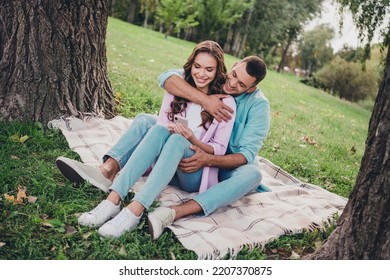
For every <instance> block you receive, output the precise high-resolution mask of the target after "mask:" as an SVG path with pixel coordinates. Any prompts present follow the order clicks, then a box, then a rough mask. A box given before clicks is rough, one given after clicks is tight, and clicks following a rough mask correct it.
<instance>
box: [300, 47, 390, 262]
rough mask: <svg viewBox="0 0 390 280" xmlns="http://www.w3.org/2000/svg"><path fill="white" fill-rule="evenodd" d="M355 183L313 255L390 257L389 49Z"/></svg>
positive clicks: (321, 257) (358, 257)
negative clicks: (334, 223) (331, 231)
mask: <svg viewBox="0 0 390 280" xmlns="http://www.w3.org/2000/svg"><path fill="white" fill-rule="evenodd" d="M387 51H388V53H387V58H386V66H385V73H384V78H383V80H382V83H381V86H380V89H379V93H378V96H377V99H376V102H375V106H374V111H373V113H372V116H371V119H370V124H369V129H368V137H367V140H366V149H365V152H364V156H363V159H362V163H361V167H360V170H359V174H358V176H357V179H356V184H355V187H354V189H353V191H352V192H351V195H350V197H349V201H348V203H347V205H346V208H345V209H344V211H343V213H342V215H341V216H340V219H339V221H338V226H337V228H336V229H335V231H334V232H333V233H332V234H331V236H330V237H329V238H328V240H327V242H326V243H325V244H324V245H323V246H322V247H321V248H319V249H318V250H317V251H316V252H314V253H313V254H312V255H309V256H308V257H307V258H310V259H387V260H388V259H390V215H389V214H390V52H389V50H387Z"/></svg>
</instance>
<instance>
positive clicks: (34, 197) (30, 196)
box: [27, 195, 38, 203]
mask: <svg viewBox="0 0 390 280" xmlns="http://www.w3.org/2000/svg"><path fill="white" fill-rule="evenodd" d="M37 199H38V197H36V196H32V195H29V196H28V197H27V201H28V202H29V203H35V202H36V201H37Z"/></svg>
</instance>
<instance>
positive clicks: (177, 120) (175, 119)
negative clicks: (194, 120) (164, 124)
mask: <svg viewBox="0 0 390 280" xmlns="http://www.w3.org/2000/svg"><path fill="white" fill-rule="evenodd" d="M173 123H180V124H182V125H183V126H184V127H188V120H187V119H186V118H184V117H182V116H178V115H175V116H174V117H173Z"/></svg>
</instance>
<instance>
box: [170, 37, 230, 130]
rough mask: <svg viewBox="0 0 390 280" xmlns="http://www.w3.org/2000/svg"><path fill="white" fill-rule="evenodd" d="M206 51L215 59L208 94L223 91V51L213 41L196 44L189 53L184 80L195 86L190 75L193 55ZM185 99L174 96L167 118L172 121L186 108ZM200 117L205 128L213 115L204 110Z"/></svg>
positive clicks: (224, 68)
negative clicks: (215, 69) (213, 73)
mask: <svg viewBox="0 0 390 280" xmlns="http://www.w3.org/2000/svg"><path fill="white" fill-rule="evenodd" d="M201 52H204V53H208V54H210V55H211V56H212V57H214V58H215V60H216V61H217V71H216V75H215V78H214V80H213V81H212V82H211V83H210V84H209V91H208V92H207V94H208V95H210V94H217V93H223V90H222V87H223V84H224V83H225V77H226V72H227V70H226V65H225V59H224V53H223V50H222V48H221V46H220V45H219V44H218V43H216V42H214V41H203V42H201V43H199V44H197V45H196V46H195V48H194V50H193V51H192V53H191V55H190V56H189V57H188V59H187V62H186V63H185V64H184V66H183V69H184V80H186V81H187V82H188V83H189V84H190V85H191V86H193V87H195V88H196V85H195V82H194V80H193V79H192V76H191V67H192V65H193V64H194V61H195V57H196V56H197V55H198V54H199V53H201ZM187 102H188V100H187V99H184V98H181V97H176V96H175V98H174V100H173V101H172V102H171V109H170V111H169V112H168V119H169V120H170V121H173V117H174V115H176V114H180V113H181V112H183V111H184V110H185V109H186V108H187ZM201 117H202V124H201V125H202V126H203V127H204V128H205V129H207V128H206V124H207V123H209V122H212V121H213V117H212V116H211V115H210V114H209V113H207V112H206V111H202V112H201Z"/></svg>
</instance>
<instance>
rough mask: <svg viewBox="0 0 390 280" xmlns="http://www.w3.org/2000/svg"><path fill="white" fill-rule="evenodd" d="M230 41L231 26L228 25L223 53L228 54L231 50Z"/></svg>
mask: <svg viewBox="0 0 390 280" xmlns="http://www.w3.org/2000/svg"><path fill="white" fill-rule="evenodd" d="M232 40H233V28H232V25H231V24H230V25H229V28H228V33H227V35H226V41H225V44H224V45H223V51H224V52H225V53H230V52H231V49H232Z"/></svg>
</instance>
